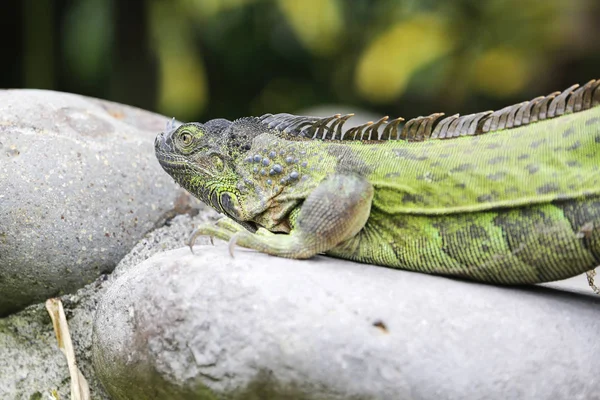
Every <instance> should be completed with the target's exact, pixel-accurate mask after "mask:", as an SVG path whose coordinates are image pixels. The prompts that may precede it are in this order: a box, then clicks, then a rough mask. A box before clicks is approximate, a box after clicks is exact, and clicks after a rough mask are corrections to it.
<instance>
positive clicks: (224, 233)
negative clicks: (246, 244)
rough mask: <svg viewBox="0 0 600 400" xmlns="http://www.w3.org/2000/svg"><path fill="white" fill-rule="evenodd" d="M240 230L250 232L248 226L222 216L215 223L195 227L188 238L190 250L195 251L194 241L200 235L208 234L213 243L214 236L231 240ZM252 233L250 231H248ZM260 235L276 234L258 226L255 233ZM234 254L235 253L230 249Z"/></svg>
mask: <svg viewBox="0 0 600 400" xmlns="http://www.w3.org/2000/svg"><path fill="white" fill-rule="evenodd" d="M239 232H248V231H247V230H246V228H244V227H243V226H242V225H240V224H238V223H237V222H235V221H234V220H232V219H231V218H228V217H223V218H220V219H219V220H218V221H217V222H215V223H214V224H202V225H200V226H199V227H198V228H196V229H194V231H193V232H192V234H191V235H190V238H189V240H188V245H189V246H190V250H191V251H192V253H193V252H194V243H195V242H196V239H197V238H198V237H199V236H208V237H210V243H211V244H214V243H213V237H217V238H218V239H221V240H225V241H231V239H232V238H233V237H234V236H235V235H236V234H237V233H239ZM248 233H250V232H248ZM255 234H256V235H259V236H272V235H275V234H274V233H273V232H271V231H269V230H267V229H265V228H262V227H260V228H258V230H257V231H256V233H255ZM230 253H231V254H232V256H233V253H232V252H231V251H230Z"/></svg>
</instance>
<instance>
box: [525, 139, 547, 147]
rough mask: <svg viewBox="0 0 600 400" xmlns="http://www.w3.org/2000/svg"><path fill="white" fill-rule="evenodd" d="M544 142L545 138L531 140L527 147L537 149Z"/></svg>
mask: <svg viewBox="0 0 600 400" xmlns="http://www.w3.org/2000/svg"><path fill="white" fill-rule="evenodd" d="M544 143H546V139H540V140H536V141H535V142H531V144H530V145H529V147H531V148H532V149H537V148H538V147H540V146H541V145H542V144H544Z"/></svg>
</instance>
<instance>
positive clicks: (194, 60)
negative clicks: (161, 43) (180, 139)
mask: <svg viewBox="0 0 600 400" xmlns="http://www.w3.org/2000/svg"><path fill="white" fill-rule="evenodd" d="M159 58H160V85H159V95H158V110H159V111H160V112H161V113H162V114H164V115H173V116H177V118H179V119H182V120H187V119H189V118H188V117H192V116H194V115H197V114H198V113H199V112H200V111H202V109H203V108H204V106H205V105H206V101H207V84H206V76H205V72H204V66H203V65H202V60H200V59H199V57H197V56H196V54H195V53H194V52H193V50H192V49H190V51H189V52H180V51H177V52H174V51H170V50H169V49H168V48H167V49H165V48H162V49H160V50H159Z"/></svg>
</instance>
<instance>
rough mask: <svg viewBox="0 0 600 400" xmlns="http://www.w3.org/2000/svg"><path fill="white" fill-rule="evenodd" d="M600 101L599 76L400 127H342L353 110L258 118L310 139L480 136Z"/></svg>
mask: <svg viewBox="0 0 600 400" xmlns="http://www.w3.org/2000/svg"><path fill="white" fill-rule="evenodd" d="M598 105H600V80H591V81H589V82H588V83H586V84H585V85H583V86H581V87H579V85H573V86H571V87H569V88H567V89H565V90H564V91H562V92H553V93H550V94H549V95H547V96H540V97H536V98H534V99H532V100H529V101H524V102H522V103H519V104H513V105H510V106H507V107H504V108H502V109H500V110H497V111H484V112H480V113H475V114H468V115H462V116H461V115H459V114H455V115H451V116H449V117H446V118H442V116H443V115H444V114H443V113H435V114H431V115H428V116H421V117H416V118H412V119H410V120H408V121H406V123H404V125H402V126H401V123H402V122H403V121H404V118H396V119H392V120H390V119H389V117H387V116H386V117H383V118H381V119H379V120H378V121H375V122H372V121H370V122H367V123H365V124H362V125H358V126H355V127H353V128H350V129H348V130H347V131H344V129H343V127H344V124H345V123H346V121H348V120H349V119H350V118H351V117H352V116H353V115H354V114H345V115H342V114H335V115H331V116H328V117H310V116H299V115H293V114H283V113H282V114H265V115H263V116H261V117H259V120H260V122H262V123H263V124H266V125H267V126H268V127H269V128H271V129H275V130H277V131H280V132H281V133H285V134H288V135H291V136H296V137H303V138H310V139H320V140H369V141H374V140H377V141H382V140H406V141H408V142H415V141H423V140H427V139H449V138H455V137H459V136H472V135H481V134H484V133H488V132H494V131H499V130H502V129H510V128H515V127H519V126H523V125H528V124H531V123H533V122H537V121H543V120H546V119H550V118H555V117H559V116H561V115H565V114H570V113H573V112H578V111H583V110H587V109H590V108H592V107H595V106H598Z"/></svg>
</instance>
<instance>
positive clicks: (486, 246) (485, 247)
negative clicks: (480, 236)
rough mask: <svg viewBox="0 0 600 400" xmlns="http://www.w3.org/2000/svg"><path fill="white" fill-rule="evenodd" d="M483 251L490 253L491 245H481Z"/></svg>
mask: <svg viewBox="0 0 600 400" xmlns="http://www.w3.org/2000/svg"><path fill="white" fill-rule="evenodd" d="M481 251H483V252H484V253H489V252H490V247H489V246H488V245H487V244H482V245H481Z"/></svg>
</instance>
